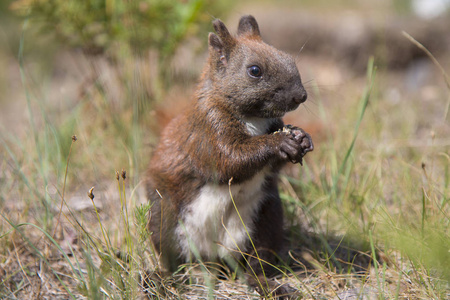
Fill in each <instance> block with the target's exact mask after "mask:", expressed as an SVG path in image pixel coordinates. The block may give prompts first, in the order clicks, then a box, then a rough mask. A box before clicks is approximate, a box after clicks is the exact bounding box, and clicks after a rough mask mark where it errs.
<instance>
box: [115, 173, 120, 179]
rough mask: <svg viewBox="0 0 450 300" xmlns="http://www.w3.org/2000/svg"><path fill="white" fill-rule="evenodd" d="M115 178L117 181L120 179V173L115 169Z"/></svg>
mask: <svg viewBox="0 0 450 300" xmlns="http://www.w3.org/2000/svg"><path fill="white" fill-rule="evenodd" d="M116 179H117V181H119V179H120V173H119V171H116Z"/></svg>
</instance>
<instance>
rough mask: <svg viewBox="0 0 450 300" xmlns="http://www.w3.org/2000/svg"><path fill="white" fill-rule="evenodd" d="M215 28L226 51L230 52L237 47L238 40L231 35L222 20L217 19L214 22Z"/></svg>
mask: <svg viewBox="0 0 450 300" xmlns="http://www.w3.org/2000/svg"><path fill="white" fill-rule="evenodd" d="M213 26H214V30H215V31H216V32H217V35H218V36H219V38H220V40H221V41H222V44H223V46H224V47H225V49H226V50H230V49H231V48H233V47H234V46H235V45H236V39H235V38H234V37H233V36H232V35H231V34H230V32H229V31H228V29H227V27H226V26H225V24H224V23H223V22H222V21H221V20H219V19H215V20H214V21H213Z"/></svg>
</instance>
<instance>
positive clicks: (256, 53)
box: [207, 15, 307, 118]
mask: <svg viewBox="0 0 450 300" xmlns="http://www.w3.org/2000/svg"><path fill="white" fill-rule="evenodd" d="M213 25H214V29H215V31H216V33H217V34H214V33H210V34H209V74H207V76H209V79H210V80H211V81H210V83H211V84H212V85H213V86H212V88H213V89H214V90H216V92H219V93H220V94H221V95H224V97H223V100H224V101H225V103H223V104H224V105H226V106H228V107H230V108H231V109H233V111H236V112H238V113H239V114H240V115H242V116H244V117H262V118H278V117H282V116H283V115H284V114H285V113H286V112H288V111H291V110H294V109H296V108H297V107H298V106H299V105H300V104H301V103H303V102H304V101H305V100H306V97H307V95H306V91H305V89H304V87H303V85H302V82H301V79H300V74H299V72H298V70H297V66H296V64H295V61H294V59H293V58H292V57H291V56H290V55H288V54H286V53H284V52H282V51H279V50H277V49H275V48H274V47H272V46H269V45H268V44H266V43H264V42H263V41H262V39H261V35H260V32H259V27H258V23H257V22H256V20H255V18H254V17H253V16H250V15H249V16H243V17H242V18H241V19H240V21H239V26H238V32H237V36H232V35H231V34H230V32H229V31H228V29H227V28H226V26H225V24H224V23H223V22H222V21H220V20H218V19H217V20H215V21H214V22H213Z"/></svg>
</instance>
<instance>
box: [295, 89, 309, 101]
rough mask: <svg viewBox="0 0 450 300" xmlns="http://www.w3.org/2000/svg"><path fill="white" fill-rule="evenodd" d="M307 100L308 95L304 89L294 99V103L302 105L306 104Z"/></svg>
mask: <svg viewBox="0 0 450 300" xmlns="http://www.w3.org/2000/svg"><path fill="white" fill-rule="evenodd" d="M306 98H308V94H307V93H306V91H305V89H304V88H303V87H302V89H301V91H299V92H298V93H296V94H295V95H294V96H293V97H292V101H294V102H295V103H297V104H300V103H303V102H305V101H306Z"/></svg>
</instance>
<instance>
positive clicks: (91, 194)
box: [87, 187, 94, 201]
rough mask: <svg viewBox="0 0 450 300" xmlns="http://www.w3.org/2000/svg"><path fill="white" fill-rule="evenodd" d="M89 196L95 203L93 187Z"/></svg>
mask: <svg viewBox="0 0 450 300" xmlns="http://www.w3.org/2000/svg"><path fill="white" fill-rule="evenodd" d="M87 195H88V197H89V198H91V200H92V201H94V187H91V189H90V190H89V192H88V193H87Z"/></svg>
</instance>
